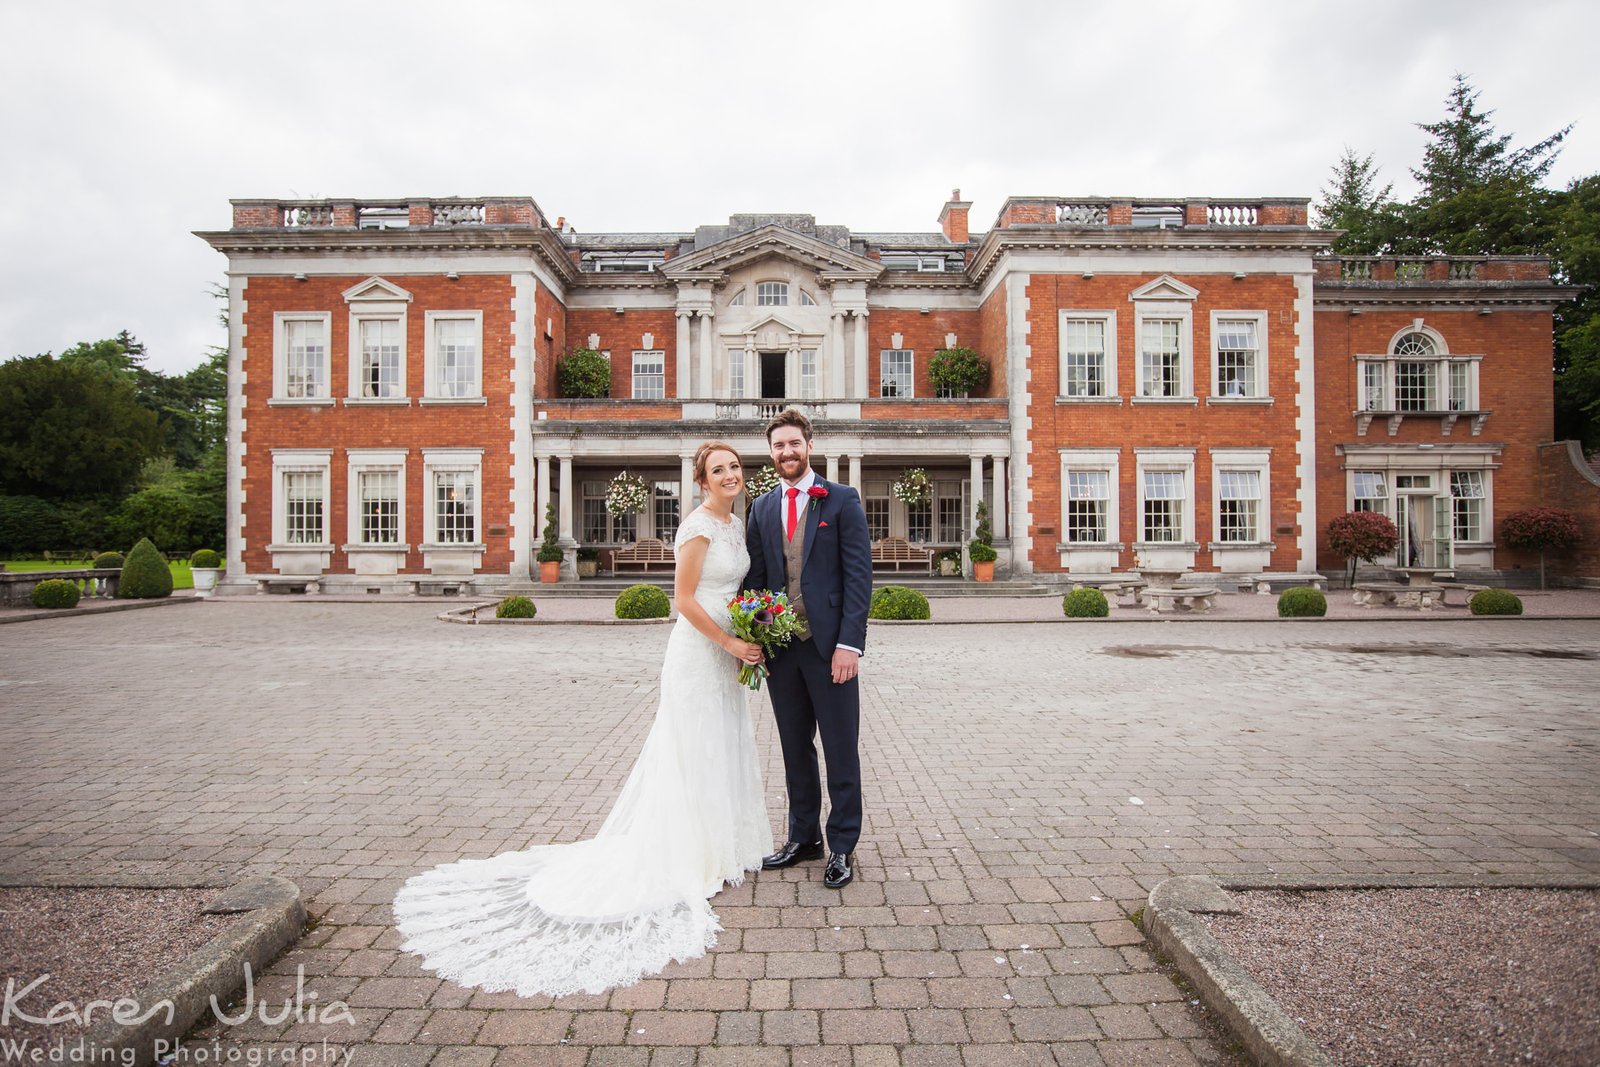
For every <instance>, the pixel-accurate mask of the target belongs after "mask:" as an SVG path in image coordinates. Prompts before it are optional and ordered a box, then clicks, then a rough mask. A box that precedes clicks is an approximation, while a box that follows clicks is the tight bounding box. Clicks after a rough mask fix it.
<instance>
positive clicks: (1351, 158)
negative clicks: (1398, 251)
mask: <svg viewBox="0 0 1600 1067" xmlns="http://www.w3.org/2000/svg"><path fill="white" fill-rule="evenodd" d="M1393 191H1394V183H1392V182H1390V183H1387V184H1385V185H1384V186H1383V187H1382V188H1379V187H1378V168H1377V166H1376V165H1374V164H1373V162H1372V155H1371V153H1368V154H1367V155H1365V156H1358V155H1357V154H1356V151H1355V149H1353V148H1349V147H1347V148H1345V150H1344V155H1342V156H1340V157H1339V162H1338V163H1336V164H1334V167H1333V178H1332V180H1331V181H1330V182H1329V184H1328V185H1326V186H1324V187H1323V190H1322V198H1321V199H1320V200H1318V201H1317V203H1316V204H1315V209H1316V224H1317V225H1318V226H1321V227H1324V228H1326V229H1330V230H1344V231H1345V232H1344V234H1343V235H1342V236H1341V237H1340V238H1339V239H1338V240H1337V241H1335V242H1334V243H1333V251H1334V252H1337V253H1338V254H1339V255H1342V256H1372V255H1378V254H1379V253H1381V252H1384V251H1386V250H1387V248H1388V246H1389V244H1390V243H1391V242H1392V241H1393V239H1394V231H1395V229H1396V227H1397V226H1398V216H1397V214H1396V205H1395V202H1394V198H1393V197H1392V196H1391V195H1390V194H1391V193H1392V192H1393Z"/></svg>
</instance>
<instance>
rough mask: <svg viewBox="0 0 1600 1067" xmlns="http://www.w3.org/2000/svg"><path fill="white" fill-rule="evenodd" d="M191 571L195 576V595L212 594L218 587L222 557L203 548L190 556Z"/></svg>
mask: <svg viewBox="0 0 1600 1067" xmlns="http://www.w3.org/2000/svg"><path fill="white" fill-rule="evenodd" d="M189 573H190V574H191V575H193V576H194V595H195V596H210V595H211V591H212V590H213V589H215V588H216V587H217V575H219V574H221V573H222V557H221V556H219V555H218V554H217V553H216V552H214V551H213V550H211V549H209V548H202V549H200V550H199V551H198V552H196V553H195V554H194V555H192V556H190V557H189Z"/></svg>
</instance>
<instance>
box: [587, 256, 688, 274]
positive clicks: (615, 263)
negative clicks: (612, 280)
mask: <svg viewBox="0 0 1600 1067" xmlns="http://www.w3.org/2000/svg"><path fill="white" fill-rule="evenodd" d="M666 261H667V259H666V256H665V255H663V254H662V253H660V252H648V251H645V252H640V251H617V252H585V253H584V254H583V266H582V269H583V270H586V271H593V272H594V273H596V274H646V273H649V272H650V271H653V270H659V269H661V264H663V263H665V262H666Z"/></svg>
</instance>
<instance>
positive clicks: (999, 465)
mask: <svg viewBox="0 0 1600 1067" xmlns="http://www.w3.org/2000/svg"><path fill="white" fill-rule="evenodd" d="M992 499H993V500H994V507H993V508H992V509H990V519H989V523H990V525H991V526H993V527H994V537H995V540H996V541H998V540H1000V539H1001V538H1002V537H1004V536H1006V510H1007V507H1006V457H1004V456H996V457H994V493H993V496H992Z"/></svg>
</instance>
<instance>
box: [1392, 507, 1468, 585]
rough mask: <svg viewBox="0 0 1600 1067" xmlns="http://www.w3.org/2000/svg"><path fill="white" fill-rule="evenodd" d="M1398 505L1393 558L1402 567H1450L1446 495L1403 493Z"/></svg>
mask: <svg viewBox="0 0 1600 1067" xmlns="http://www.w3.org/2000/svg"><path fill="white" fill-rule="evenodd" d="M1396 499H1397V501H1398V503H1399V505H1400V507H1399V508H1398V509H1397V510H1398V511H1399V512H1400V522H1399V527H1400V545H1399V548H1398V549H1397V550H1396V553H1395V559H1396V561H1397V562H1398V564H1399V565H1400V566H1402V567H1450V566H1454V564H1453V562H1452V560H1451V556H1452V551H1451V550H1452V548H1453V547H1454V545H1453V542H1452V538H1451V535H1452V530H1451V521H1450V519H1451V516H1450V498H1449V497H1447V496H1432V495H1428V496H1424V495H1422V494H1421V493H1403V494H1400V495H1399V496H1398V497H1397V498H1396Z"/></svg>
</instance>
